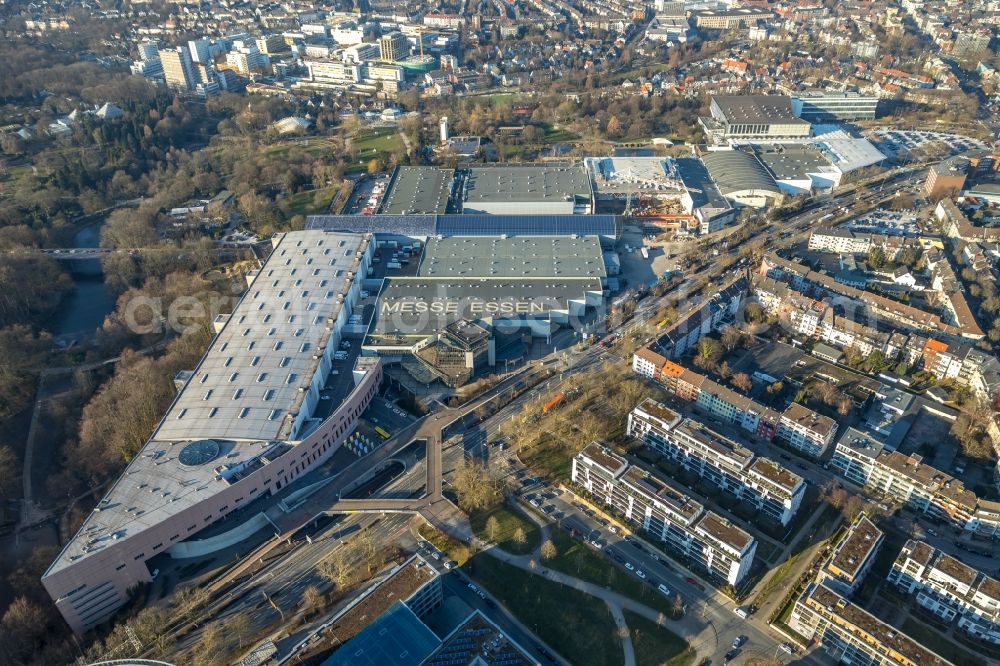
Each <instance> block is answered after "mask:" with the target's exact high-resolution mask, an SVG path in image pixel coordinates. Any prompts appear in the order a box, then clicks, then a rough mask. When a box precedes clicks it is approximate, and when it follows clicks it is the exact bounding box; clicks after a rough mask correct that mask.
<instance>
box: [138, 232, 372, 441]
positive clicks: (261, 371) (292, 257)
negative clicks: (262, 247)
mask: <svg viewBox="0 0 1000 666" xmlns="http://www.w3.org/2000/svg"><path fill="white" fill-rule="evenodd" d="M367 244H368V239H367V238H365V237H364V236H361V235H358V234H337V233H326V232H322V231H299V232H294V233H292V234H286V235H284V236H283V237H281V238H280V239H279V242H278V245H277V246H276V247H275V248H274V250H273V251H272V253H271V256H270V257H268V260H267V263H265V264H264V266H263V267H262V268H261V269H260V272H259V273H258V274H257V277H256V278H255V279H254V281H253V284H251V285H250V288H249V289H247V291H246V293H245V294H244V295H243V298H242V299H241V300H240V302H239V304H238V305H237V306H236V309H235V310H234V311H233V313H232V314H231V315H230V316H229V319H228V321H227V322H226V324H225V327H224V328H223V329H222V330H221V331H220V332H219V334H218V335H217V336H216V338H215V340H214V341H213V342H212V346H211V347H210V348H209V350H208V352H207V353H206V354H205V356H204V358H202V360H201V363H200V364H199V365H198V367H197V369H196V370H195V371H194V373H193V374H192V377H191V379H190V380H189V381H188V382H187V384H186V385H185V386H184V388H183V389H182V390H181V392H180V393H179V394H178V395H177V398H176V399H175V400H174V404H173V405H172V406H171V407H170V410H169V411H168V412H167V414H166V416H164V417H163V422H162V423H161V424H160V427H159V429H157V431H156V433H155V434H154V439H159V440H192V439H235V440H250V441H260V440H273V439H285V438H288V437H290V436H292V435H294V433H291V432H290V431H289V428H288V427H287V426H286V421H288V420H290V417H292V416H293V415H294V414H295V413H297V412H298V409H299V406H300V405H301V403H302V400H303V398H304V396H305V393H304V392H303V391H302V390H300V389H304V388H308V387H309V385H310V384H311V383H312V380H313V375H314V374H315V372H316V369H317V367H318V366H319V361H318V360H317V359H316V358H315V356H316V355H317V354H321V353H322V351H323V349H324V348H325V347H326V344H327V340H328V339H329V336H330V331H329V330H328V329H327V327H326V323H327V319H329V318H334V319H336V318H337V316H338V315H339V313H340V310H341V308H342V304H341V302H340V300H339V299H338V295H340V294H342V293H346V291H347V289H348V288H349V287H350V284H351V282H353V280H354V274H355V273H356V271H357V270H358V266H359V263H360V258H361V255H362V254H363V253H364V250H365V247H366V246H367ZM283 426H286V427H283Z"/></svg>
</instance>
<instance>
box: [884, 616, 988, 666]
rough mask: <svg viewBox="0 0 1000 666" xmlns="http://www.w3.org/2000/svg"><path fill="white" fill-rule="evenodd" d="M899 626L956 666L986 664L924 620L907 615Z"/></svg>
mask: <svg viewBox="0 0 1000 666" xmlns="http://www.w3.org/2000/svg"><path fill="white" fill-rule="evenodd" d="M900 628H901V629H902V630H903V633H905V634H908V635H909V636H910V637H911V638H913V639H914V640H916V641H917V642H918V643H920V644H921V645H923V646H924V647H926V648H927V649H928V650H931V651H933V652H936V653H937V654H938V655H940V656H942V657H944V658H945V659H947V660H948V661H950V662H952V663H953V664H956V666H984V665H985V664H986V660H985V659H983V658H982V657H978V656H976V655H973V654H972V653H971V652H967V651H966V650H963V649H962V648H960V647H959V646H958V645H956V644H955V643H953V642H951V641H950V640H948V639H947V638H945V637H944V636H942V635H941V634H939V633H938V632H937V631H935V630H934V629H933V628H932V627H931V625H929V624H928V623H926V622H922V621H920V620H918V619H916V618H914V617H908V618H906V620H905V621H904V622H903V626H902V627H900Z"/></svg>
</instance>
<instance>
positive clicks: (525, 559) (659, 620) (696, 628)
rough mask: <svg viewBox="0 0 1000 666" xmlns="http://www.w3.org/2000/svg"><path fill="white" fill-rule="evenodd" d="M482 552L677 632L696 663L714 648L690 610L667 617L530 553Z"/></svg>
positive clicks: (712, 637)
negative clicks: (549, 566)
mask: <svg viewBox="0 0 1000 666" xmlns="http://www.w3.org/2000/svg"><path fill="white" fill-rule="evenodd" d="M483 552H484V553H486V554H487V555H490V556H491V557H495V558H496V559H498V560H500V561H501V562H504V563H506V564H510V565H511V566H515V567H517V568H518V569H523V570H524V571H528V572H530V573H533V574H535V575H538V576H541V577H543V578H545V579H547V580H550V581H552V582H554V583H559V584H561V585H565V586H567V587H571V588H573V589H574V590H578V591H580V592H583V593H584V594H589V595H590V596H592V597H596V598H598V599H600V600H601V601H603V602H604V603H606V604H608V605H609V607H610V606H611V605H614V606H617V607H618V608H619V609H620V610H627V611H630V612H632V613H635V614H636V615H641V616H642V617H644V618H646V619H647V620H649V621H650V622H654V623H656V624H658V625H660V626H661V627H664V628H666V629H669V630H670V631H673V632H674V633H676V634H680V635H681V637H682V638H684V639H685V640H686V641H687V642H688V644H689V645H690V646H691V648H692V649H693V650H695V652H696V653H697V656H698V659H695V663H699V662H700V660H701V659H706V658H710V657H711V656H712V655H714V654H715V653H716V651H717V646H716V642H717V640H716V637H715V632H714V631H712V630H711V628H709V627H708V626H706V625H705V624H703V623H702V622H700V621H699V620H698V619H697V618H696V617H694V616H693V615H692V614H690V613H689V614H685V615H684V617H682V618H681V619H679V620H668V619H667V617H666V616H665V615H664V614H663V613H661V612H660V611H658V610H655V609H653V608H650V607H649V606H647V605H645V604H641V603H639V602H638V601H636V600H634V599H632V598H631V597H626V596H625V595H624V594H620V593H618V592H615V591H613V590H609V589H607V588H604V587H601V586H600V585H596V584H594V583H590V582H587V581H585V580H581V579H579V578H576V577H574V576H570V575H568V574H564V573H562V572H561V571H554V570H552V569H546V568H545V566H544V564H540V563H539V562H538V560H536V559H535V558H533V557H532V556H530V555H512V554H511V553H508V552H507V551H505V550H502V549H500V548H497V547H491V548H486V549H485V550H483ZM532 563H534V564H532Z"/></svg>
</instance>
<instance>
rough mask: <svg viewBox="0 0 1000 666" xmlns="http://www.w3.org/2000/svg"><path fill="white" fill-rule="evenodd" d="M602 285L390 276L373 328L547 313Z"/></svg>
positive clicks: (393, 331) (405, 330) (411, 328)
mask: <svg viewBox="0 0 1000 666" xmlns="http://www.w3.org/2000/svg"><path fill="white" fill-rule="evenodd" d="M601 289H602V288H601V280H600V278H562V277H544V278H500V279H496V278H474V279H462V278H444V279H436V278H424V277H400V278H386V279H385V280H383V282H382V290H381V292H380V293H379V296H378V305H377V306H376V308H375V316H374V318H373V320H372V325H371V328H370V329H369V331H368V333H369V335H371V336H379V337H384V336H400V337H404V338H405V337H412V336H417V337H425V336H428V335H430V334H432V333H435V332H438V331H441V330H443V329H444V327H445V326H447V325H448V324H450V323H451V322H453V321H456V320H458V319H468V320H469V321H476V320H482V319H489V318H494V319H516V318H535V319H547V318H548V317H549V316H550V315H551V313H552V312H553V311H556V312H565V311H567V310H569V307H570V302H571V301H575V300H579V301H581V303H582V302H583V301H584V299H585V298H586V294H587V293H588V292H592V293H598V294H599V293H601Z"/></svg>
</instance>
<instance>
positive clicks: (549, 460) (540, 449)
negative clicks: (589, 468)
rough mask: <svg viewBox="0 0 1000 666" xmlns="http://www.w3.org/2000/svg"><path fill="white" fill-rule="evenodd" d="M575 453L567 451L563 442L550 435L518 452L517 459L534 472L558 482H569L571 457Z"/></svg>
mask: <svg viewBox="0 0 1000 666" xmlns="http://www.w3.org/2000/svg"><path fill="white" fill-rule="evenodd" d="M574 455H576V452H574V451H570V450H567V449H566V447H565V446H563V442H561V441H559V440H558V439H556V438H555V437H553V436H552V435H546V436H545V437H543V438H542V440H541V441H540V442H539V443H538V444H537V445H535V446H533V447H531V448H530V449H528V450H526V451H519V452H518V454H517V457H518V458H520V459H521V461H522V462H523V463H524V464H525V465H527V466H528V467H531V468H533V469H534V470H535V471H536V472H539V473H540V474H543V475H545V476H548V477H552V478H554V479H558V480H560V481H569V480H570V478H571V477H572V475H573V456H574Z"/></svg>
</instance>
